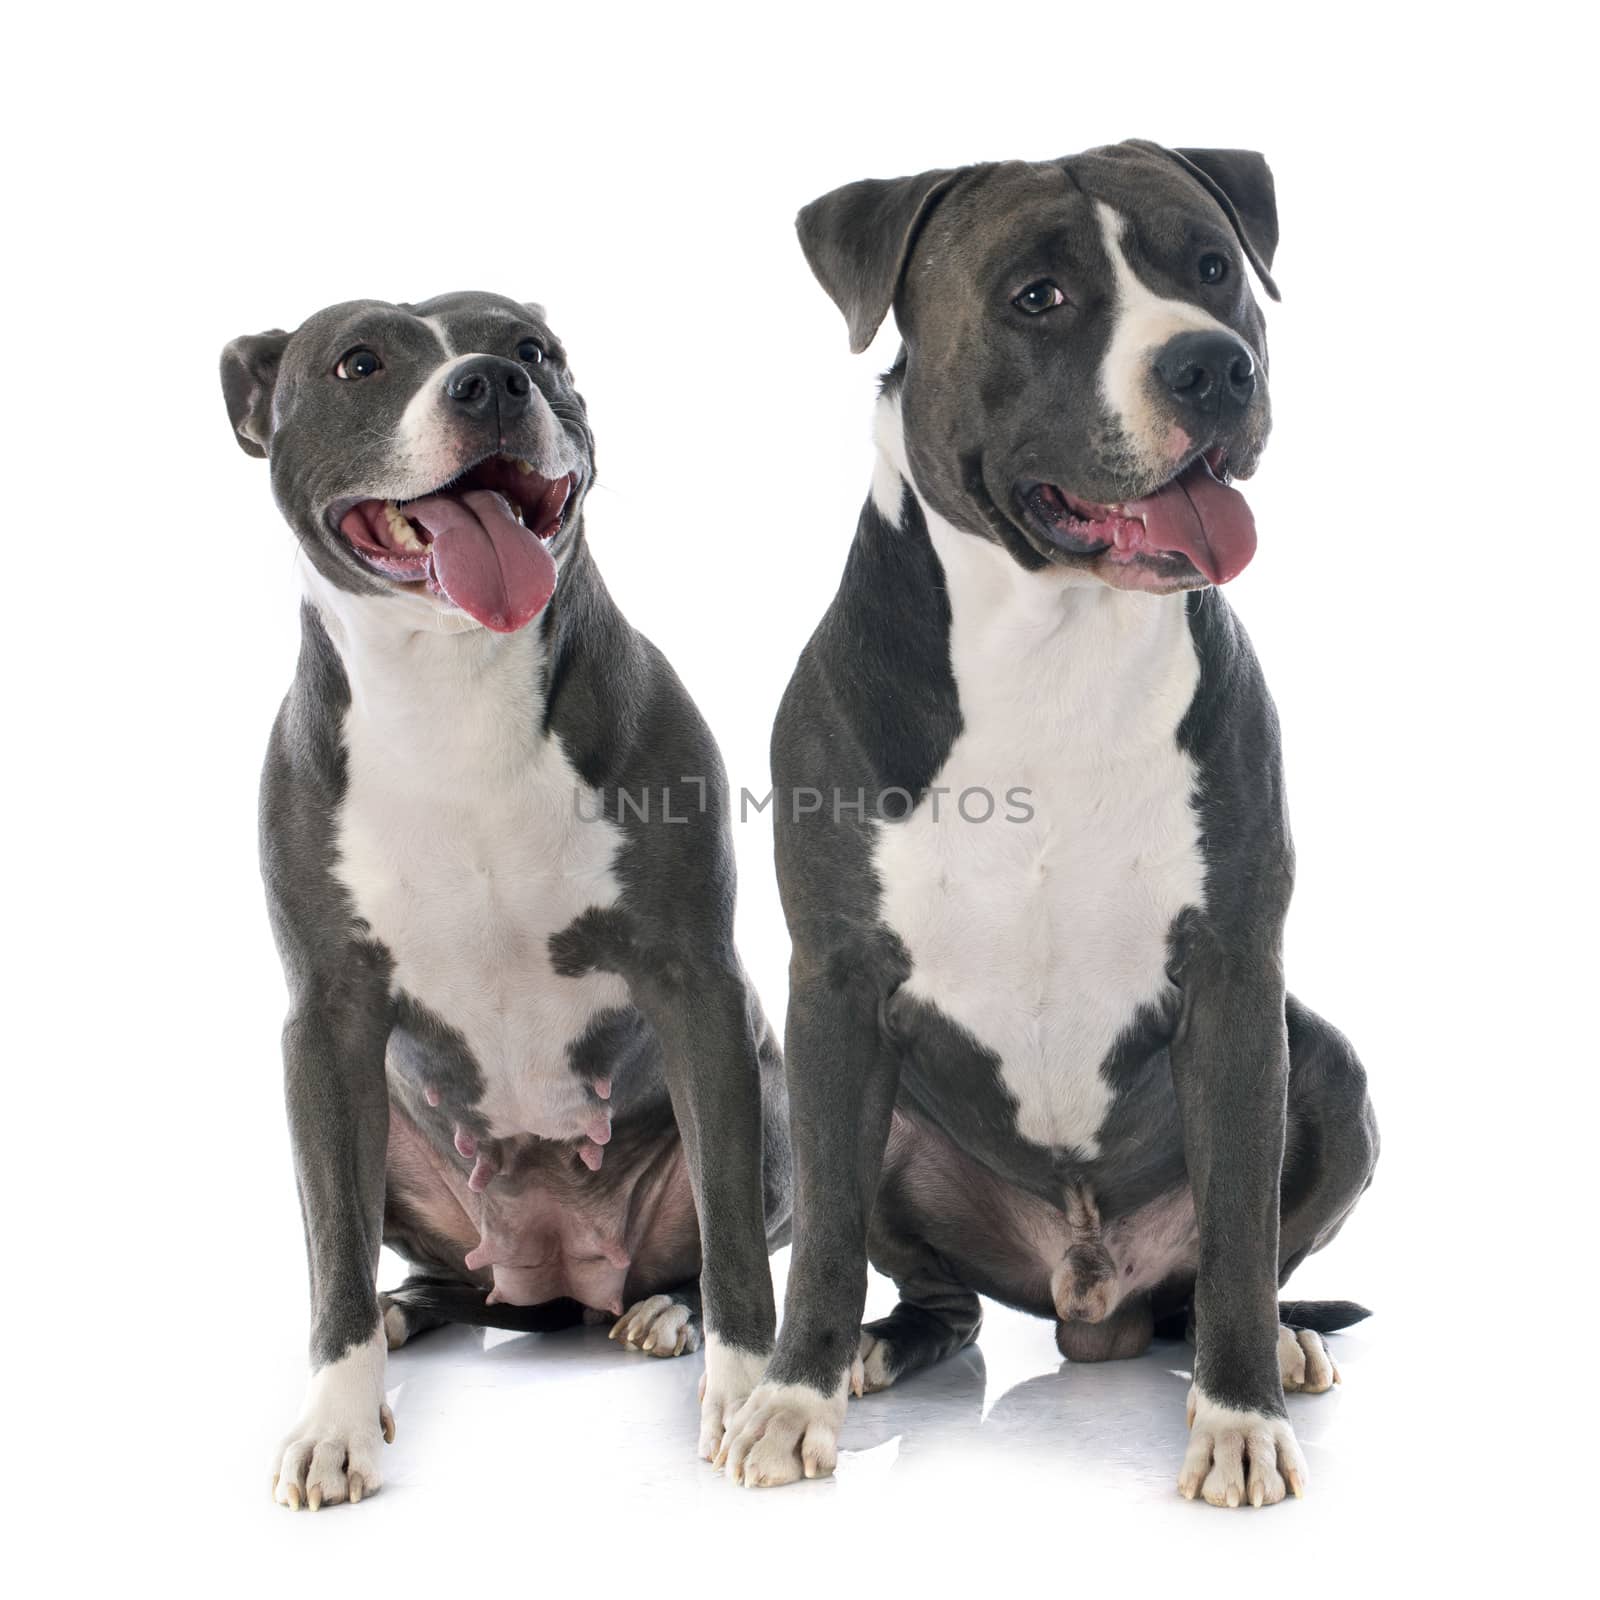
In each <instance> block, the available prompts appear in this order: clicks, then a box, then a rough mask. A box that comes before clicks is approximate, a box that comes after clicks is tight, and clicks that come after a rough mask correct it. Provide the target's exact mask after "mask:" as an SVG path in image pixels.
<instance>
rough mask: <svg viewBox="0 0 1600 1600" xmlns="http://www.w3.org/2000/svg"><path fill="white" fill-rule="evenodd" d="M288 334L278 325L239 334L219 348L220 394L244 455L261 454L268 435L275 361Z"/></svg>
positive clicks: (265, 449)
mask: <svg viewBox="0 0 1600 1600" xmlns="http://www.w3.org/2000/svg"><path fill="white" fill-rule="evenodd" d="M288 342H289V335H288V334H286V333H285V332H284V331H283V329H282V328H274V329H272V330H271V332H269V333H246V334H241V335H240V336H239V338H237V339H235V340H234V341H233V342H232V343H231V344H229V345H228V347H227V349H225V350H224V351H223V352H222V397H223V399H224V400H226V401H227V403H228V420H229V421H230V422H231V423H232V424H233V432H234V437H235V438H237V439H238V441H239V448H240V449H241V450H243V451H244V453H245V454H246V455H247V456H265V455H266V453H267V445H268V443H269V441H270V440H271V438H272V391H273V389H274V388H275V387H276V386H277V382H278V362H279V361H280V360H281V359H282V357H283V350H284V346H285V345H287V344H288Z"/></svg>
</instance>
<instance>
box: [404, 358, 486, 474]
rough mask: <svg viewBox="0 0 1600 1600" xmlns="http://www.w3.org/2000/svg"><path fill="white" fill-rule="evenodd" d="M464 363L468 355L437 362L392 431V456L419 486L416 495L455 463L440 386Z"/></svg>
mask: <svg viewBox="0 0 1600 1600" xmlns="http://www.w3.org/2000/svg"><path fill="white" fill-rule="evenodd" d="M468 360H471V357H470V356H453V357H451V359H450V360H448V361H441V362H440V363H439V365H438V366H436V367H435V368H434V369H433V371H432V372H430V373H429V374H428V376H427V377H426V378H424V379H423V380H422V382H421V383H420V384H418V385H417V392H416V393H415V394H414V395H412V397H411V399H410V400H409V401H408V402H407V403H406V408H405V410H404V411H403V412H401V413H400V425H399V427H398V428H397V429H396V430H395V446H396V450H395V454H396V457H397V460H398V462H399V466H400V471H401V473H402V475H404V476H405V477H406V478H408V479H412V480H414V481H415V482H417V483H418V484H419V485H421V486H422V487H421V489H420V490H419V492H422V493H426V492H427V490H428V489H431V488H432V487H434V486H435V485H436V484H439V483H442V482H443V481H444V480H445V479H446V478H449V477H451V476H453V475H454V472H455V469H456V467H457V465H458V464H459V463H458V462H457V461H456V447H455V444H454V441H453V440H452V438H451V435H450V430H449V428H448V427H447V426H446V421H447V419H446V415H445V412H446V407H447V406H448V405H449V402H448V401H447V400H446V398H445V392H444V386H445V385H446V384H447V383H448V382H449V381H450V374H451V372H452V371H454V369H455V368H456V367H458V366H460V365H461V363H462V362H463V361H468Z"/></svg>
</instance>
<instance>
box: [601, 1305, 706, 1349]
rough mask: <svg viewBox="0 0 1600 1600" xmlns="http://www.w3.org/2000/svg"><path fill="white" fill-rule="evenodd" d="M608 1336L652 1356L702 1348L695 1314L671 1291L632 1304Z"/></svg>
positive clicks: (618, 1319)
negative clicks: (673, 1296) (675, 1298)
mask: <svg viewBox="0 0 1600 1600" xmlns="http://www.w3.org/2000/svg"><path fill="white" fill-rule="evenodd" d="M607 1337H608V1338H612V1339H620V1340H621V1341H622V1342H623V1343H624V1344H625V1345H627V1347H628V1348H629V1349H630V1350H643V1351H644V1353H645V1354H646V1355H650V1356H681V1355H687V1354H688V1353H689V1351H691V1350H698V1349H699V1348H700V1329H699V1326H698V1325H697V1324H696V1322H695V1320H694V1313H693V1312H692V1311H691V1310H690V1309H689V1308H688V1306H686V1305H684V1304H683V1303H682V1301H679V1300H674V1299H673V1298H672V1296H671V1295H669V1294H653V1295H651V1296H650V1298H649V1299H648V1300H641V1301H639V1302H638V1303H637V1304H636V1305H631V1306H629V1307H628V1309H627V1310H626V1311H624V1312H623V1313H622V1315H621V1316H620V1317H618V1318H617V1320H616V1323H615V1325H614V1326H613V1327H612V1329H611V1332H610V1333H609V1334H608V1335H607Z"/></svg>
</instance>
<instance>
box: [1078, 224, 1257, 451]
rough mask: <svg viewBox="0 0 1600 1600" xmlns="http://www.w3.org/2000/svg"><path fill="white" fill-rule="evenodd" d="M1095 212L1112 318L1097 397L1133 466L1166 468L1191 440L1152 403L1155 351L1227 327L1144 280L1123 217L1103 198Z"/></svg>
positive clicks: (1154, 380)
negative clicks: (1112, 294)
mask: <svg viewBox="0 0 1600 1600" xmlns="http://www.w3.org/2000/svg"><path fill="white" fill-rule="evenodd" d="M1095 210H1096V212H1097V213H1098V214H1099V218H1100V235H1101V238H1102V239H1103V240H1104V241H1105V247H1106V255H1107V256H1108V257H1109V258H1110V261H1111V270H1112V274H1113V278H1114V280H1115V284H1116V312H1115V316H1116V321H1115V323H1114V324H1113V326H1112V330H1111V342H1110V344H1108V345H1107V346H1106V354H1105V360H1104V361H1103V362H1102V364H1101V367H1100V395H1101V398H1102V399H1103V400H1104V402H1105V406H1106V409H1107V411H1108V412H1109V413H1110V414H1111V415H1112V416H1113V417H1115V418H1116V420H1117V422H1118V424H1119V425H1120V427H1121V429H1122V434H1123V437H1124V439H1125V441H1126V443H1127V446H1128V449H1129V450H1130V451H1131V452H1132V453H1133V455H1134V456H1135V458H1136V464H1137V465H1138V466H1140V467H1143V468H1146V469H1148V470H1151V471H1157V470H1161V469H1163V468H1170V467H1173V466H1175V465H1176V464H1177V462H1178V461H1179V460H1181V459H1182V457H1183V456H1184V455H1185V454H1186V453H1187V451H1188V448H1189V444H1190V440H1189V437H1188V435H1187V434H1185V433H1184V432H1183V430H1182V428H1180V427H1179V426H1178V425H1177V424H1176V423H1175V422H1174V421H1173V420H1172V418H1171V417H1169V416H1166V415H1164V414H1163V412H1162V409H1161V407H1160V406H1159V405H1158V404H1157V402H1156V398H1155V394H1156V390H1155V385H1156V382H1157V379H1156V376H1155V358H1156V354H1157V352H1158V351H1159V350H1160V349H1161V347H1162V346H1163V345H1165V344H1166V343H1167V342H1168V340H1170V339H1173V338H1175V337H1176V336H1177V335H1178V334H1180V333H1229V332H1231V331H1232V330H1230V329H1229V328H1228V327H1227V326H1226V325H1225V324H1224V323H1221V322H1219V321H1218V320H1217V319H1216V318H1215V317H1214V316H1212V315H1211V313H1210V312H1209V311H1206V310H1205V309H1204V308H1203V307H1201V306H1197V305H1195V304H1194V302H1193V301H1190V300H1169V299H1167V298H1166V297H1165V296H1163V295H1159V294H1157V293H1156V292H1155V291H1154V290H1153V289H1151V288H1149V287H1148V286H1147V285H1146V284H1145V283H1143V282H1142V281H1141V280H1140V278H1139V275H1138V274H1137V273H1136V272H1135V271H1134V270H1133V268H1132V267H1131V266H1130V265H1129V264H1128V257H1127V255H1126V254H1125V253H1124V251H1123V248H1122V235H1123V231H1124V229H1125V228H1126V227H1127V221H1126V219H1125V218H1124V217H1123V216H1122V214H1121V213H1120V212H1118V211H1115V210H1113V209H1112V208H1111V207H1110V206H1108V205H1107V204H1106V203H1105V202H1104V201H1103V200H1099V201H1096V202H1095Z"/></svg>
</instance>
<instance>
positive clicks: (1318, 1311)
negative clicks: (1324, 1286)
mask: <svg viewBox="0 0 1600 1600" xmlns="http://www.w3.org/2000/svg"><path fill="white" fill-rule="evenodd" d="M1371 1315H1372V1313H1371V1312H1370V1311H1368V1310H1367V1308H1366V1307H1365V1306H1358V1305H1357V1304H1356V1303H1355V1301H1354V1300H1280V1301H1279V1302H1278V1321H1279V1322H1282V1323H1285V1324H1287V1325H1288V1326H1289V1327H1291V1328H1309V1329H1310V1330H1311V1331H1312V1332H1313V1333H1337V1332H1338V1331H1339V1329H1341V1328H1348V1327H1351V1326H1352V1325H1353V1324H1355V1323H1357V1322H1365V1321H1366V1319H1367V1318H1368V1317H1370V1316H1371Z"/></svg>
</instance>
